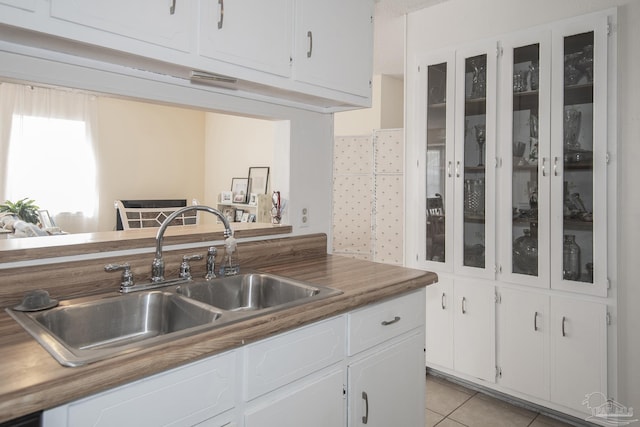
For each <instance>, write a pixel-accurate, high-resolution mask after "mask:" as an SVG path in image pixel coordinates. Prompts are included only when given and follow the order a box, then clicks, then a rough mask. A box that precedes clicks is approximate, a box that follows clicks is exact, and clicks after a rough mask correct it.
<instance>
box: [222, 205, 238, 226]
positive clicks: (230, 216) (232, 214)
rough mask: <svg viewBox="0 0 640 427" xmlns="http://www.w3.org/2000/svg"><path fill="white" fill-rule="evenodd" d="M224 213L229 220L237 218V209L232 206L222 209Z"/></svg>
mask: <svg viewBox="0 0 640 427" xmlns="http://www.w3.org/2000/svg"><path fill="white" fill-rule="evenodd" d="M222 215H223V216H224V217H225V218H226V219H227V221H229V222H234V221H235V219H236V210H235V208H232V207H226V208H224V209H223V210H222Z"/></svg>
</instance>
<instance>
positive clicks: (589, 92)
mask: <svg viewBox="0 0 640 427" xmlns="http://www.w3.org/2000/svg"><path fill="white" fill-rule="evenodd" d="M592 103H593V83H584V84H576V85H571V86H565V87H564V105H565V106H566V105H577V104H592Z"/></svg>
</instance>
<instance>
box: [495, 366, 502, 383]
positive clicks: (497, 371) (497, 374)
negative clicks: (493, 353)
mask: <svg viewBox="0 0 640 427" xmlns="http://www.w3.org/2000/svg"><path fill="white" fill-rule="evenodd" d="M498 378H502V368H501V367H500V366H496V380H498Z"/></svg>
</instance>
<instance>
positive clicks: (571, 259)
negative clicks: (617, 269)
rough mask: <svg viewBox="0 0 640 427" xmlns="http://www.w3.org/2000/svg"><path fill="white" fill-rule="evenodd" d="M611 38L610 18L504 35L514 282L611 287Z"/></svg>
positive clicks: (509, 256) (506, 195)
mask: <svg viewBox="0 0 640 427" xmlns="http://www.w3.org/2000/svg"><path fill="white" fill-rule="evenodd" d="M598 37H600V40H599V41H598ZM606 43H607V40H606V21H605V20H604V19H602V20H599V21H586V22H585V21H581V22H579V23H576V24H573V25H571V24H569V25H567V26H566V28H561V29H559V30H556V31H555V32H551V31H546V32H545V31H542V32H539V33H535V32H529V33H524V34H521V35H519V36H513V37H511V38H510V39H509V40H505V41H503V45H502V49H503V57H502V63H501V67H502V68H501V72H502V75H503V77H504V76H510V77H511V78H506V77H504V79H503V80H502V81H501V91H502V98H501V110H500V116H499V119H502V122H501V141H500V144H501V158H502V160H503V165H502V168H501V173H502V174H504V175H501V178H502V177H504V179H502V180H501V181H502V182H501V185H500V187H499V188H501V190H502V194H501V198H503V200H504V201H503V202H501V206H502V207H501V211H500V214H501V218H502V216H504V217H505V219H506V218H509V221H508V223H509V224H510V227H509V228H508V230H504V231H505V232H504V233H503V234H501V240H500V268H501V270H502V271H501V273H502V277H503V279H504V280H506V281H510V282H515V283H520V284H526V285H531V286H538V287H544V288H549V287H551V288H553V289H563V290H569V291H574V292H580V293H586V294H592V295H606V286H607V284H606V264H607V252H606V247H607V239H606V211H607V203H606V188H607V184H606V181H607V171H606V168H607V131H606V123H607V115H606V105H607V104H606V88H607V80H606V72H607V68H606V62H607V54H606ZM506 223H507V221H501V224H506ZM501 227H503V226H501Z"/></svg>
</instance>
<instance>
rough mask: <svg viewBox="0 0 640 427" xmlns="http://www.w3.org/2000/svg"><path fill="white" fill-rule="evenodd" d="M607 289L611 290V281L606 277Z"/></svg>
mask: <svg viewBox="0 0 640 427" xmlns="http://www.w3.org/2000/svg"><path fill="white" fill-rule="evenodd" d="M607 289H611V280H609V278H608V277H607Z"/></svg>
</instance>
